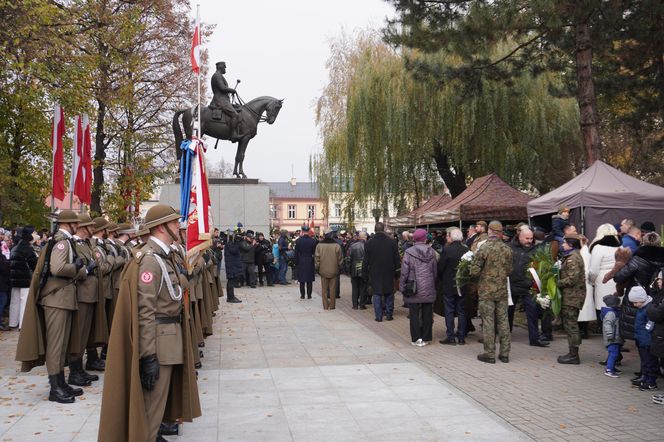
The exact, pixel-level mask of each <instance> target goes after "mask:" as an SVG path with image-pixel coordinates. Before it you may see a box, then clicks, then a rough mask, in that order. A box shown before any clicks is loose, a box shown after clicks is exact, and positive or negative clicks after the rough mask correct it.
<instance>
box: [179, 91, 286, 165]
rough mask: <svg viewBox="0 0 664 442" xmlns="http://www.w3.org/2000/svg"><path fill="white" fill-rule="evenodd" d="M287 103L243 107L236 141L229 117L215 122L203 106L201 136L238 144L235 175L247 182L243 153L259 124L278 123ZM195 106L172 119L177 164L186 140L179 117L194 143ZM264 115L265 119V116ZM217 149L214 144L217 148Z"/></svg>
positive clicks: (260, 101) (265, 100)
mask: <svg viewBox="0 0 664 442" xmlns="http://www.w3.org/2000/svg"><path fill="white" fill-rule="evenodd" d="M283 102H284V100H279V99H277V98H273V97H267V96H265V97H258V98H254V99H253V100H251V101H249V102H248V103H244V104H242V106H240V107H239V118H238V120H239V122H240V132H239V135H238V136H237V137H236V138H233V139H231V130H230V126H229V125H228V121H229V117H228V116H227V115H224V116H223V118H222V119H221V120H217V119H213V118H212V110H211V109H210V108H209V107H208V106H203V107H202V110H201V134H202V135H209V136H211V137H214V138H216V139H217V142H218V140H230V141H232V142H233V143H235V142H237V143H238V145H237V152H236V154H235V167H234V168H233V175H235V176H236V177H237V178H246V177H247V176H246V175H245V174H244V170H243V168H242V163H243V162H244V153H245V151H246V150H247V145H248V144H249V141H250V140H251V139H252V138H253V137H255V136H256V133H257V132H258V131H257V128H258V123H261V122H263V121H265V122H266V123H267V124H272V123H274V120H276V119H277V115H279V111H280V110H281V106H282V104H283ZM195 112H196V106H194V107H192V108H189V109H182V110H178V111H177V112H175V115H174V116H173V134H174V135H175V150H176V152H177V158H178V161H179V160H180V157H181V156H182V150H181V149H180V145H181V144H182V140H183V136H182V130H181V129H180V121H179V119H180V115H182V124H183V126H184V132H185V136H186V137H187V139H188V140H190V139H191V137H192V134H193V128H194V124H193V123H194V119H195ZM263 113H265V116H263ZM216 147H217V145H216V144H215V148H216Z"/></svg>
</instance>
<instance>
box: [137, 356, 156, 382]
mask: <svg viewBox="0 0 664 442" xmlns="http://www.w3.org/2000/svg"><path fill="white" fill-rule="evenodd" d="M139 371H140V374H141V385H142V386H143V388H145V389H146V390H148V391H150V390H152V389H153V388H154V386H155V384H156V383H157V379H159V359H157V355H156V354H155V355H149V356H145V357H143V358H141V360H140V361H139Z"/></svg>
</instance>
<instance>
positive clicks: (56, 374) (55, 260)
mask: <svg viewBox="0 0 664 442" xmlns="http://www.w3.org/2000/svg"><path fill="white" fill-rule="evenodd" d="M78 222H79V221H78V217H77V216H76V213H74V212H73V211H71V210H63V211H62V212H60V214H59V215H58V219H57V223H58V231H57V232H56V233H55V235H54V238H53V241H54V244H53V248H52V251H51V257H50V261H49V277H48V280H47V281H46V284H45V285H44V287H43V288H42V290H41V292H40V298H39V299H40V301H39V303H40V304H41V305H42V307H43V309H44V320H45V323H46V369H47V371H48V381H49V383H50V384H51V391H50V393H49V396H48V400H49V401H54V402H60V403H71V402H74V396H80V395H81V394H83V390H81V389H80V388H72V387H70V386H69V385H68V384H67V383H66V382H65V374H64V373H65V372H64V369H65V359H66V356H67V347H68V343H69V340H70V333H71V328H72V318H73V312H74V311H75V310H77V309H78V303H77V300H76V284H77V282H78V281H80V280H83V279H85V277H86V276H87V271H86V269H85V265H84V263H83V260H82V259H81V258H79V257H77V254H76V249H75V244H74V241H73V234H74V232H75V231H76V229H77V227H78Z"/></svg>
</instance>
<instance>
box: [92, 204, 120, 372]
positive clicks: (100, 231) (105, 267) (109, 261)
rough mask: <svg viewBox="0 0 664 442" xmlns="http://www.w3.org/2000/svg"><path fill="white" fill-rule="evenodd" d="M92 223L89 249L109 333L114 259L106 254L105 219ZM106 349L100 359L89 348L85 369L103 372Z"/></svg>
mask: <svg viewBox="0 0 664 442" xmlns="http://www.w3.org/2000/svg"><path fill="white" fill-rule="evenodd" d="M92 222H93V224H92V225H91V226H90V227H91V230H92V238H90V247H91V248H92V251H93V252H94V254H95V258H96V259H97V263H98V266H99V267H98V269H97V278H99V279H101V284H99V287H100V290H101V292H102V297H103V299H104V302H105V303H106V306H105V311H106V323H107V324H108V330H109V333H110V329H111V321H112V319H113V309H112V301H113V291H112V289H111V272H112V271H113V267H114V265H115V257H114V256H113V255H110V254H109V253H108V249H107V247H106V245H105V244H104V237H105V236H106V235H107V233H106V229H107V228H108V221H107V220H106V218H103V217H101V216H99V217H97V218H95V219H94V220H92ZM100 299H101V297H100ZM106 347H107V346H106V345H104V346H103V348H102V357H101V358H100V357H99V355H98V354H97V347H96V346H90V347H88V348H87V355H88V360H87V362H86V363H85V368H86V369H87V370H93V371H104V368H105V363H104V359H105V355H106Z"/></svg>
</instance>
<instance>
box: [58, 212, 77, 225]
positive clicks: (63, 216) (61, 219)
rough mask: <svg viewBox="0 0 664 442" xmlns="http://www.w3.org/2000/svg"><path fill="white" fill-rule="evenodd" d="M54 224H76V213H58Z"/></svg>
mask: <svg viewBox="0 0 664 442" xmlns="http://www.w3.org/2000/svg"><path fill="white" fill-rule="evenodd" d="M56 222H58V223H77V222H78V217H77V216H76V212H74V211H73V210H63V211H61V212H60V213H58V217H57V219H56Z"/></svg>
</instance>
